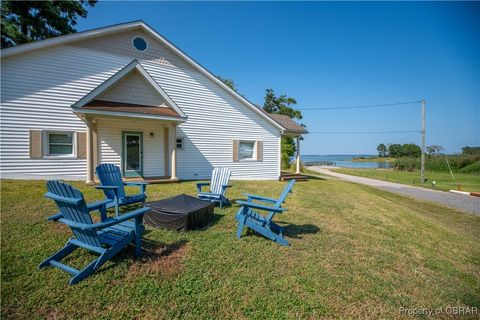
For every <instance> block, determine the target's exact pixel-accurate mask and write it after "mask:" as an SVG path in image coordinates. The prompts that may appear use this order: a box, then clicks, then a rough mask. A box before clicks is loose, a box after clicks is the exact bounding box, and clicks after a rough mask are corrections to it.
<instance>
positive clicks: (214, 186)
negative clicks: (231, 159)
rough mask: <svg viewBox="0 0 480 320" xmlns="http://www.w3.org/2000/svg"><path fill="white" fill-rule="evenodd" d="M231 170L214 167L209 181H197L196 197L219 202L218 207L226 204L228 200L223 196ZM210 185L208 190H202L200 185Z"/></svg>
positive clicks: (227, 186)
mask: <svg viewBox="0 0 480 320" xmlns="http://www.w3.org/2000/svg"><path fill="white" fill-rule="evenodd" d="M230 175H231V171H230V169H228V168H215V169H213V172H212V180H211V181H210V182H202V183H197V192H198V194H197V198H199V199H202V200H208V201H212V202H216V203H219V204H220V208H222V206H223V205H224V204H228V203H229V200H228V198H227V197H226V196H225V194H226V192H227V188H229V187H231V186H230V185H228V181H229V180H230ZM205 186H210V191H208V192H203V191H202V187H205Z"/></svg>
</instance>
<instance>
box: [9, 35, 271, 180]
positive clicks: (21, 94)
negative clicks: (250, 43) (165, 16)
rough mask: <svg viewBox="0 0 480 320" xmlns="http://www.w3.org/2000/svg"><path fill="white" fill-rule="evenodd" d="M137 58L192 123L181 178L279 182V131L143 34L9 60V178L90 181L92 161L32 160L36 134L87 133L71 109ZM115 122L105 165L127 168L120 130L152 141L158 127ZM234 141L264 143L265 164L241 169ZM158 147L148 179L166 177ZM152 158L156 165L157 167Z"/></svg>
mask: <svg viewBox="0 0 480 320" xmlns="http://www.w3.org/2000/svg"><path fill="white" fill-rule="evenodd" d="M135 35H141V36H143V37H145V39H146V40H147V41H148V42H149V48H148V50H145V51H144V52H141V51H138V50H135V49H134V48H133V47H132V45H131V39H132V38H133V37H134V36H135ZM132 59H137V60H139V61H140V63H141V64H142V66H143V67H144V68H145V69H146V70H147V72H148V73H149V74H150V75H151V76H152V77H153V78H154V79H155V81H156V82H157V83H158V84H159V85H160V86H161V87H162V88H163V89H164V90H165V92H166V93H167V94H168V95H169V97H170V98H171V99H172V100H173V101H175V103H176V104H177V105H178V106H179V107H180V108H181V109H182V110H183V112H184V113H185V114H186V115H187V117H188V119H187V121H186V122H185V123H183V124H181V125H180V126H178V127H177V136H180V137H182V138H183V148H182V149H179V150H178V152H177V175H178V177H179V178H180V179H205V178H208V177H210V175H211V172H212V169H213V168H214V167H228V168H230V169H231V170H232V179H278V177H279V175H280V162H279V161H280V157H279V148H280V131H279V129H278V128H276V127H274V126H273V125H272V124H271V123H270V122H269V121H267V120H266V119H264V118H262V117H261V116H259V115H258V113H257V112H255V111H253V110H251V109H250V108H249V107H247V106H246V105H245V104H243V103H242V102H241V101H240V100H239V99H238V98H236V97H234V96H233V95H231V94H230V93H228V92H226V91H225V90H224V89H223V88H221V87H220V86H218V85H217V84H216V83H214V82H212V81H211V80H210V79H208V78H207V77H206V76H205V75H203V74H202V73H200V72H199V71H197V70H195V69H194V68H193V67H191V66H190V65H188V64H187V63H186V62H185V61H184V60H183V59H181V58H180V57H178V56H176V55H175V54H174V53H173V52H171V50H170V49H167V48H166V47H164V46H163V45H161V44H160V43H159V42H157V40H155V39H152V38H151V37H150V36H148V35H146V34H144V33H143V32H141V31H138V32H127V33H125V34H117V35H108V36H105V37H101V38H99V39H93V40H85V41H82V42H79V43H77V44H75V45H65V46H55V47H51V48H48V49H41V50H38V51H33V52H31V53H27V54H23V55H19V56H16V57H9V58H6V59H4V60H3V61H2V79H1V89H2V102H1V113H2V114H1V116H2V117H1V137H0V148H1V149H0V152H1V167H0V171H1V173H2V177H4V178H52V177H60V178H63V179H76V180H81V179H85V177H86V160H85V159H32V158H30V157H29V130H30V129H33V130H47V131H48V130H60V131H63V130H64V131H85V124H84V122H83V121H82V120H80V119H79V118H78V117H77V116H76V115H75V114H74V113H72V111H71V108H70V106H71V105H72V104H73V103H75V102H77V101H78V100H79V99H81V98H82V97H83V96H85V95H86V94H87V93H89V92H90V91H91V90H93V89H94V88H95V87H97V86H98V85H100V84H101V83H102V82H104V81H105V80H106V79H108V78H109V77H110V76H112V75H113V74H115V73H116V72H118V71H119V70H121V69H122V68H123V67H125V66H126V65H127V64H128V63H130V62H131V61H132ZM132 102H133V101H132ZM116 123H118V125H106V124H105V123H102V121H101V120H99V121H98V123H97V130H98V136H99V139H101V136H102V135H103V136H104V137H109V138H108V139H109V141H108V142H107V141H106V140H105V141H103V142H101V143H100V141H99V148H101V150H99V157H101V161H103V162H113V163H116V164H120V153H118V152H119V151H118V150H119V149H118V145H116V143H119V144H120V143H121V134H120V135H117V133H118V132H119V131H121V130H120V129H124V130H125V131H143V132H144V137H143V139H144V140H145V141H147V140H148V139H150V137H149V130H150V129H151V130H154V129H156V128H154V126H151V127H148V128H147V127H138V128H134V127H135V126H134V125H132V121H131V120H127V121H126V123H124V125H120V124H121V123H123V122H121V121H116ZM102 125H105V127H102ZM160 128H162V126H161V125H159V127H158V131H154V132H155V137H156V138H157V137H158V138H160V137H163V134H162V129H160ZM115 139H118V140H115ZM233 140H239V141H243V140H246V141H262V144H263V161H261V162H255V161H238V162H234V161H233V159H232V152H233V149H232V141H233ZM155 141H157V140H156V139H155ZM156 143H157V142H155V143H151V144H148V145H147V143H146V144H145V148H144V159H145V161H147V163H146V164H145V174H146V175H148V176H161V175H164V172H163V171H164V160H163V159H164V155H163V150H164V147H163V146H161V147H158V145H157V144H156ZM120 152H121V150H120ZM149 157H154V158H155V159H152V160H151V161H150V160H148V159H149Z"/></svg>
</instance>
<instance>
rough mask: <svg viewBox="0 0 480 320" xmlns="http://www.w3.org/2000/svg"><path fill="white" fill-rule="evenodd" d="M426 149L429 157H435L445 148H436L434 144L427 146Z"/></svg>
mask: <svg viewBox="0 0 480 320" xmlns="http://www.w3.org/2000/svg"><path fill="white" fill-rule="evenodd" d="M426 149H427V153H428V154H429V155H436V154H438V153H440V152H442V151H443V150H445V148H443V147H442V146H438V145H436V144H434V145H431V146H428V147H427V148H426Z"/></svg>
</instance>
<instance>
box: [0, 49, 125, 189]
mask: <svg viewBox="0 0 480 320" xmlns="http://www.w3.org/2000/svg"><path fill="white" fill-rule="evenodd" d="M129 61H130V59H126V58H122V57H116V56H112V55H107V54H102V53H99V52H89V51H85V50H82V49H78V48H74V47H69V46H57V47H54V48H48V49H43V50H39V51H34V52H31V53H27V54H23V55H19V56H16V57H9V58H6V59H3V60H2V77H1V93H2V94H1V107H0V112H1V120H0V121H1V122H0V125H1V126H0V127H1V128H0V133H1V134H0V153H1V163H0V172H1V174H2V178H16V179H51V178H61V179H66V180H84V179H85V176H86V160H85V159H77V158H74V157H71V158H64V157H62V158H55V157H42V158H37V159H35V158H30V154H29V130H30V129H32V130H44V131H49V130H51V131H76V132H79V131H83V132H84V131H85V130H86V126H85V124H84V122H83V121H82V120H80V119H79V118H78V117H77V116H76V115H75V114H73V113H72V110H71V108H70V106H71V105H72V104H73V103H75V102H76V101H77V100H79V99H80V98H81V97H83V96H84V95H85V94H87V93H88V92H90V91H91V90H93V89H94V88H95V87H96V86H98V85H99V84H100V83H102V82H103V81H105V80H106V79H108V78H109V77H110V76H112V75H113V74H115V73H116V72H118V71H119V70H120V69H121V68H122V67H123V66H125V65H126V64H128V62H129Z"/></svg>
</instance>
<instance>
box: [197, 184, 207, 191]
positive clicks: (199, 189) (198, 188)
mask: <svg viewBox="0 0 480 320" xmlns="http://www.w3.org/2000/svg"><path fill="white" fill-rule="evenodd" d="M209 185H210V182H199V183H197V192H202V187H205V186H209Z"/></svg>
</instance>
